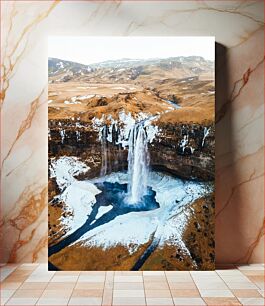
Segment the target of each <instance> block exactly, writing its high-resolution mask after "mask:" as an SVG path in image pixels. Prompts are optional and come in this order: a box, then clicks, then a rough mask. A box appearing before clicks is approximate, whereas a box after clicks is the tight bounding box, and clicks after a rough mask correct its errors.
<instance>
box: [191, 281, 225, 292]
mask: <svg viewBox="0 0 265 306" xmlns="http://www.w3.org/2000/svg"><path fill="white" fill-rule="evenodd" d="M196 286H197V287H198V289H199V290H226V289H228V288H227V286H226V284H225V283H221V282H200V283H197V282H196Z"/></svg>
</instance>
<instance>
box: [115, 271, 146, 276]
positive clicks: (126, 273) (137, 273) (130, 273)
mask: <svg viewBox="0 0 265 306" xmlns="http://www.w3.org/2000/svg"><path fill="white" fill-rule="evenodd" d="M151 272H152V271H151ZM114 274H115V276H142V275H143V272H142V271H114Z"/></svg>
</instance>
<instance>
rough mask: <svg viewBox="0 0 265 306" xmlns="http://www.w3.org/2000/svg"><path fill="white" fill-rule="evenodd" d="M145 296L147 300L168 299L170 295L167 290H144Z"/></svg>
mask: <svg viewBox="0 0 265 306" xmlns="http://www.w3.org/2000/svg"><path fill="white" fill-rule="evenodd" d="M145 296H146V297H147V298H155V297H161V298H170V297H171V293H170V291H169V290H151V289H148V290H145Z"/></svg>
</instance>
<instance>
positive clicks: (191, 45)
mask: <svg viewBox="0 0 265 306" xmlns="http://www.w3.org/2000/svg"><path fill="white" fill-rule="evenodd" d="M214 43H215V38H214V37H212V36H211V37H210V36H209V37H206V36H205V37H199V36H196V37H191V36H189V37H146V36H145V37H109V36H108V37H102V36H101V37H91V36H78V37H77V36H75V37H74V36H50V37H49V47H48V55H49V57H56V58H60V59H64V60H70V61H74V62H78V63H82V64H91V63H97V62H101V61H105V60H114V59H121V58H132V59H138V58H139V59H142V58H144V59H146V58H167V57H174V56H191V55H197V56H202V57H204V58H205V59H209V60H214V53H215V45H214Z"/></svg>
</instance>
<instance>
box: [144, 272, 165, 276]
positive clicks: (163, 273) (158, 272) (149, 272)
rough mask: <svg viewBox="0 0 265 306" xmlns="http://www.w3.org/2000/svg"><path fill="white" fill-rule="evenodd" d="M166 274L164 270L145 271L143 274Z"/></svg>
mask: <svg viewBox="0 0 265 306" xmlns="http://www.w3.org/2000/svg"><path fill="white" fill-rule="evenodd" d="M157 275H163V276H164V275H165V272H164V271H143V276H157Z"/></svg>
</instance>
